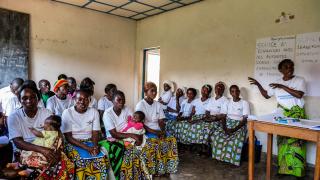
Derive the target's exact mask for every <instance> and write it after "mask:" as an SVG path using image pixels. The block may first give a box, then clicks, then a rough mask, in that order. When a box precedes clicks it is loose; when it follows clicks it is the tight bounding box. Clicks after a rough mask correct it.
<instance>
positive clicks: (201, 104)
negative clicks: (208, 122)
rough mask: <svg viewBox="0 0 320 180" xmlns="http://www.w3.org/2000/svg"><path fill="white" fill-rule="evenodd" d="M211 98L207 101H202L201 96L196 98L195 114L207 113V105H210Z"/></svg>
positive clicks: (194, 104)
mask: <svg viewBox="0 0 320 180" xmlns="http://www.w3.org/2000/svg"><path fill="white" fill-rule="evenodd" d="M209 101H210V98H208V99H207V100H205V101H201V98H198V99H195V100H194V101H192V104H193V106H194V107H195V110H196V113H195V115H201V114H206V106H207V105H208V103H209Z"/></svg>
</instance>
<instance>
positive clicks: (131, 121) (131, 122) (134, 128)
mask: <svg viewBox="0 0 320 180" xmlns="http://www.w3.org/2000/svg"><path fill="white" fill-rule="evenodd" d="M144 118H145V115H144V113H143V112H141V111H136V112H134V113H133V117H132V116H129V117H128V124H127V126H126V127H125V128H124V129H123V130H122V131H121V132H123V133H132V134H138V135H144V134H145V132H146V131H145V129H144V128H143V121H144ZM123 141H124V144H125V146H128V145H129V144H132V145H134V144H135V140H134V139H133V138H126V139H124V140H123ZM145 143H146V137H145V135H144V136H143V140H142V143H141V145H140V146H137V147H141V148H142V147H143V146H144V145H145Z"/></svg>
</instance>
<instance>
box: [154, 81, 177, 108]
mask: <svg viewBox="0 0 320 180" xmlns="http://www.w3.org/2000/svg"><path fill="white" fill-rule="evenodd" d="M173 93H174V84H173V82H172V81H169V80H166V81H164V82H163V92H162V93H161V94H160V98H159V100H158V101H159V102H160V103H161V104H163V105H167V104H168V103H169V101H170V99H171V97H172V94H173Z"/></svg>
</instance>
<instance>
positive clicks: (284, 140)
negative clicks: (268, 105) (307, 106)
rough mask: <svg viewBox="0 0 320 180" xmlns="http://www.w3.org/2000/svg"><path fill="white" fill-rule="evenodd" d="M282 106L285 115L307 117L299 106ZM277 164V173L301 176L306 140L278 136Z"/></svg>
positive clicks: (303, 173)
mask: <svg viewBox="0 0 320 180" xmlns="http://www.w3.org/2000/svg"><path fill="white" fill-rule="evenodd" d="M282 108H283V110H284V115H285V116H287V117H292V118H302V119H306V118H307V116H306V114H305V111H304V109H303V108H300V107H299V106H293V107H292V108H291V109H286V108H284V107H282ZM278 166H279V170H278V173H279V174H288V175H293V176H297V177H303V176H304V175H305V168H306V141H304V140H301V139H296V138H289V137H284V136H278Z"/></svg>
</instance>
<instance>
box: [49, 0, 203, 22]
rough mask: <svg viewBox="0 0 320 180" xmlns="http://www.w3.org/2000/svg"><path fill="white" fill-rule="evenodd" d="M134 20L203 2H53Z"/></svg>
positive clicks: (175, 0) (124, 0)
mask: <svg viewBox="0 0 320 180" xmlns="http://www.w3.org/2000/svg"><path fill="white" fill-rule="evenodd" d="M52 1H55V2H59V3H64V4H68V5H73V6H77V7H79V8H84V9H90V10H93V11H98V12H101V13H106V14H111V15H115V16H120V17H124V18H129V19H133V20H141V19H145V18H147V17H151V16H154V15H157V14H161V13H165V12H168V11H171V10H174V9H177V8H181V7H184V6H188V5H190V4H194V3H197V2H200V1H203V0H52Z"/></svg>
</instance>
